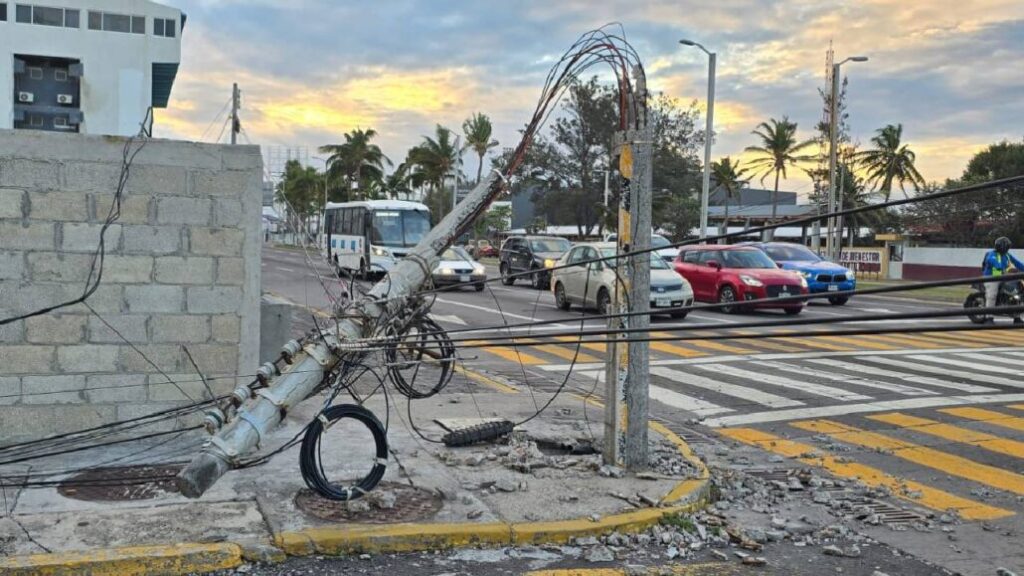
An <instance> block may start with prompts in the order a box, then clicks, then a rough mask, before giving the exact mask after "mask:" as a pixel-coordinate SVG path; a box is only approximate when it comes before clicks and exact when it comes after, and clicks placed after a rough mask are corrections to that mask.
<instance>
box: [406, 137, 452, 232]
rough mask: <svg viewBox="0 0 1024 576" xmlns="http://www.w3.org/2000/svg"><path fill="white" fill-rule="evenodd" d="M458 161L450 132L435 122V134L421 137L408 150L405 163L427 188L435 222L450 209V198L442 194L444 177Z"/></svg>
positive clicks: (448, 174)
mask: <svg viewBox="0 0 1024 576" xmlns="http://www.w3.org/2000/svg"><path fill="white" fill-rule="evenodd" d="M458 160H459V149H458V148H456V146H455V138H454V137H453V135H452V131H451V130H449V129H447V128H445V127H444V126H441V125H440V124H438V125H437V126H436V127H435V129H434V137H433V138H431V137H430V136H424V137H423V142H422V143H421V144H419V145H418V146H416V147H414V148H413V149H411V150H409V156H408V160H407V161H408V162H409V163H411V164H412V165H413V166H415V170H416V172H417V174H418V178H421V179H422V181H423V183H425V184H426V185H428V186H429V187H430V191H429V192H428V193H427V197H426V199H425V200H426V201H427V202H426V203H427V206H429V207H430V211H431V213H432V214H433V215H434V218H435V221H440V219H441V218H442V217H443V216H444V215H445V214H447V213H448V212H449V211H450V210H451V198H450V195H449V194H446V193H445V186H444V181H445V178H447V177H448V176H450V175H451V174H452V171H453V170H454V169H455V167H456V164H457V163H458Z"/></svg>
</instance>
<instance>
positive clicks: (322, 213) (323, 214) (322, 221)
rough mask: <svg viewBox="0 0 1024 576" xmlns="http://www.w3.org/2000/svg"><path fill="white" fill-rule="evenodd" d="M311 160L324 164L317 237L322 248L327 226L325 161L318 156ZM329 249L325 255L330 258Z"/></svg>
mask: <svg viewBox="0 0 1024 576" xmlns="http://www.w3.org/2000/svg"><path fill="white" fill-rule="evenodd" d="M313 160H319V161H321V162H323V163H324V208H323V210H321V211H320V226H319V228H320V230H319V232H320V233H319V234H318V236H320V240H319V242H320V247H321V248H323V247H324V239H325V238H326V237H327V236H326V234H327V233H326V232H325V231H324V226H326V225H327V160H326V159H324V158H320V157H319V156H313ZM330 253H331V251H330V249H328V250H327V255H328V256H330Z"/></svg>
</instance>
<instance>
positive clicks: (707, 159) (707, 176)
mask: <svg viewBox="0 0 1024 576" xmlns="http://www.w3.org/2000/svg"><path fill="white" fill-rule="evenodd" d="M679 43H680V44H682V45H683V46H694V47H697V48H700V49H701V50H703V51H704V53H705V54H707V55H708V113H707V125H706V127H705V128H704V175H703V178H704V179H703V182H702V188H701V192H700V239H701V240H703V239H704V238H706V237H707V230H708V203H709V202H710V198H709V197H710V193H711V192H710V190H711V143H712V140H714V133H715V132H714V123H715V66H716V62H717V60H718V55H717V54H716V53H715V52H709V51H708V50H707V49H706V48H704V47H703V46H701V45H700V44H698V43H696V42H693V41H692V40H686V39H683V40H680V41H679Z"/></svg>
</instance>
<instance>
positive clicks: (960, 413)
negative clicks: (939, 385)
mask: <svg viewBox="0 0 1024 576" xmlns="http://www.w3.org/2000/svg"><path fill="white" fill-rule="evenodd" d="M939 412H942V413H944V414H949V415H950V416H957V417H959V418H967V419H968V420H978V421H980V422H984V423H986V424H992V425H993V426H1001V427H1003V428H1008V429H1010V430H1017V431H1018V432H1024V418H1018V417H1016V416H1010V415H1009V414H1003V413H1002V412H996V411H995V410H985V409H983V408H941V409H940V410H939Z"/></svg>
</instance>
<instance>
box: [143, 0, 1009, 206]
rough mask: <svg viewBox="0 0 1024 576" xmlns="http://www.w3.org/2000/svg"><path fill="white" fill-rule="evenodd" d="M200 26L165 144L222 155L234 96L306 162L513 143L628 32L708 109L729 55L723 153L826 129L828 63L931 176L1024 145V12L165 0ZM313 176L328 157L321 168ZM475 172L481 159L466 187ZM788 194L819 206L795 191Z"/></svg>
mask: <svg viewBox="0 0 1024 576" xmlns="http://www.w3.org/2000/svg"><path fill="white" fill-rule="evenodd" d="M165 1H166V2H167V3H170V4H173V5H175V6H176V7H179V8H181V9H182V10H183V11H185V12H186V13H187V14H188V24H187V26H186V28H185V30H184V34H183V54H182V67H181V70H180V72H179V74H178V79H177V82H176V84H175V87H174V92H173V94H172V98H171V103H170V107H169V108H168V109H167V110H161V111H158V115H157V135H159V136H167V137H175V138H186V139H191V140H205V141H214V140H216V139H217V137H218V134H219V133H220V132H221V127H222V123H221V121H220V120H217V121H216V122H213V120H214V119H215V118H216V117H217V115H218V113H219V112H220V111H221V110H222V109H223V107H224V105H225V103H226V102H227V100H228V98H229V96H230V91H231V83H232V82H238V83H239V85H240V86H241V88H242V91H243V110H242V118H243V122H244V125H245V128H246V133H247V136H248V137H249V138H250V139H251V141H252V142H254V143H257V144H261V145H264V146H277V147H295V146H305V147H307V148H308V149H309V154H310V155H311V156H316V155H319V154H318V153H316V151H315V148H316V147H317V146H319V145H321V144H325V143H335V142H340V141H342V136H341V135H342V134H343V133H344V132H346V131H348V130H351V129H353V128H356V127H364V128H365V127H373V128H375V129H376V130H377V131H378V132H379V133H380V138H379V143H380V144H381V146H382V147H383V149H384V152H385V153H386V154H387V155H388V156H390V157H391V158H392V160H395V161H396V163H397V162H398V161H401V160H402V159H403V158H404V157H405V152H406V150H407V149H408V148H409V147H410V146H412V145H414V144H416V143H418V142H419V141H420V139H421V137H422V136H423V135H425V134H430V133H432V131H433V126H434V125H435V124H436V123H441V124H443V125H445V126H448V127H450V128H453V129H458V128H459V127H460V126H461V124H462V120H463V119H465V118H466V117H467V116H469V115H470V114H472V113H473V112H477V111H480V112H484V113H486V114H488V115H490V116H491V118H492V119H493V121H494V123H495V137H496V138H497V139H498V140H500V141H501V143H502V145H513V144H515V142H516V141H517V136H516V128H518V127H520V126H522V124H523V123H524V122H525V121H526V120H527V114H528V111H530V110H532V108H533V106H534V105H535V103H536V100H537V96H538V94H539V91H540V86H541V80H542V78H543V77H544V75H545V74H546V73H547V71H548V68H549V67H550V65H551V59H552V58H553V57H557V56H558V55H560V54H561V53H562V52H563V51H564V50H565V48H566V47H567V46H568V45H569V44H571V43H572V42H573V41H574V40H575V39H576V38H577V37H578V36H579V35H580V34H581V33H583V32H585V31H587V30H589V29H592V28H595V27H598V26H601V25H603V24H605V23H608V22H612V21H618V22H621V23H622V24H623V25H624V26H625V29H626V33H627V35H628V38H629V40H630V41H631V42H632V43H633V44H634V46H635V47H636V48H637V51H638V52H639V53H640V56H641V58H642V59H643V60H644V62H645V66H646V67H647V71H648V79H649V82H650V84H651V86H652V87H653V89H654V90H657V91H662V92H665V93H667V94H669V95H671V96H674V97H678V98H680V99H682V100H684V101H686V102H689V101H691V100H695V99H696V100H697V101H698V104H699V105H700V106H701V107H703V106H704V98H705V90H706V79H707V69H706V65H707V59H706V56H704V54H703V53H702V52H700V51H698V50H697V49H695V48H684V47H681V46H680V45H679V44H678V40H679V39H680V38H684V37H685V38H690V39H693V40H696V41H698V42H701V43H703V44H704V45H705V46H707V47H708V48H709V49H710V50H714V51H717V52H718V90H717V97H716V114H715V120H716V124H715V130H716V131H717V132H718V139H717V141H716V144H715V147H714V150H713V157H714V158H719V157H721V156H725V155H734V156H735V155H739V154H740V153H741V152H742V150H743V148H744V147H745V146H747V145H750V144H752V143H753V137H752V136H751V135H750V131H751V130H752V129H753V128H754V127H755V126H756V125H757V124H758V123H759V122H761V121H764V120H766V119H768V118H770V117H777V118H778V117H781V116H783V115H788V116H789V117H790V118H791V119H793V120H795V121H797V122H798V123H799V125H800V129H801V133H802V134H801V135H802V136H804V137H810V136H811V135H812V133H811V129H812V126H813V125H814V123H815V122H816V121H817V120H818V119H819V118H820V115H821V102H820V99H819V97H818V95H817V88H818V87H819V86H821V85H823V84H824V74H825V65H824V57H825V51H826V49H827V48H828V45H829V41H830V40H831V41H832V42H833V43H834V47H835V52H836V56H837V59H842V58H845V57H846V56H852V55H865V56H868V57H870V61H869V62H867V63H849V64H846V65H845V66H844V71H845V72H846V74H847V75H848V77H849V82H850V84H849V89H848V102H849V114H850V124H851V129H852V133H853V137H854V139H855V140H859V141H860V142H862V143H864V144H866V143H867V142H868V139H869V138H870V137H871V135H872V133H873V131H874V130H875V129H877V128H879V127H881V126H883V125H885V124H887V123H897V122H901V123H903V125H904V138H905V140H906V141H907V142H908V143H909V144H910V145H911V146H912V148H913V149H914V150H915V151H916V152H917V154H918V167H919V169H920V170H921V172H922V173H923V174H924V176H925V177H926V178H927V179H928V180H941V179H943V178H946V177H950V176H956V175H958V174H959V173H960V172H961V171H962V170H963V167H964V165H965V163H966V161H967V159H968V158H969V157H970V156H971V155H972V154H973V153H974V152H975V151H977V150H978V149H979V148H982V147H984V146H986V145H987V144H989V143H992V142H996V141H999V140H1002V139H1013V140H1019V139H1020V138H1021V137H1022V136H1024V73H1022V70H1024V64H1022V63H1024V2H1021V1H1020V0H917V1H914V0H903V1H895V0H838V1H829V2H822V1H820V0H774V1H773V0H718V1H716V2H705V1H697V0H633V1H625V0H600V1H593V0H591V1H588V0H537V1H533V0H505V1H503V2H488V1H483V2H480V1H477V2H468V1H456V0H431V1H429V2H427V1H425V0H424V1H415V0H372V1H355V0H289V1H286V2H282V1H281V0H165ZM313 162H314V163H316V161H313ZM475 169H476V165H475V161H474V160H472V159H471V158H470V157H469V155H467V158H466V171H467V172H469V173H474V172H475ZM787 185H788V187H789V188H790V189H795V190H798V191H800V192H806V191H807V189H808V188H809V187H810V185H809V183H808V182H806V181H805V180H803V179H801V178H799V177H793V175H791V180H790V181H789V182H787Z"/></svg>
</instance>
